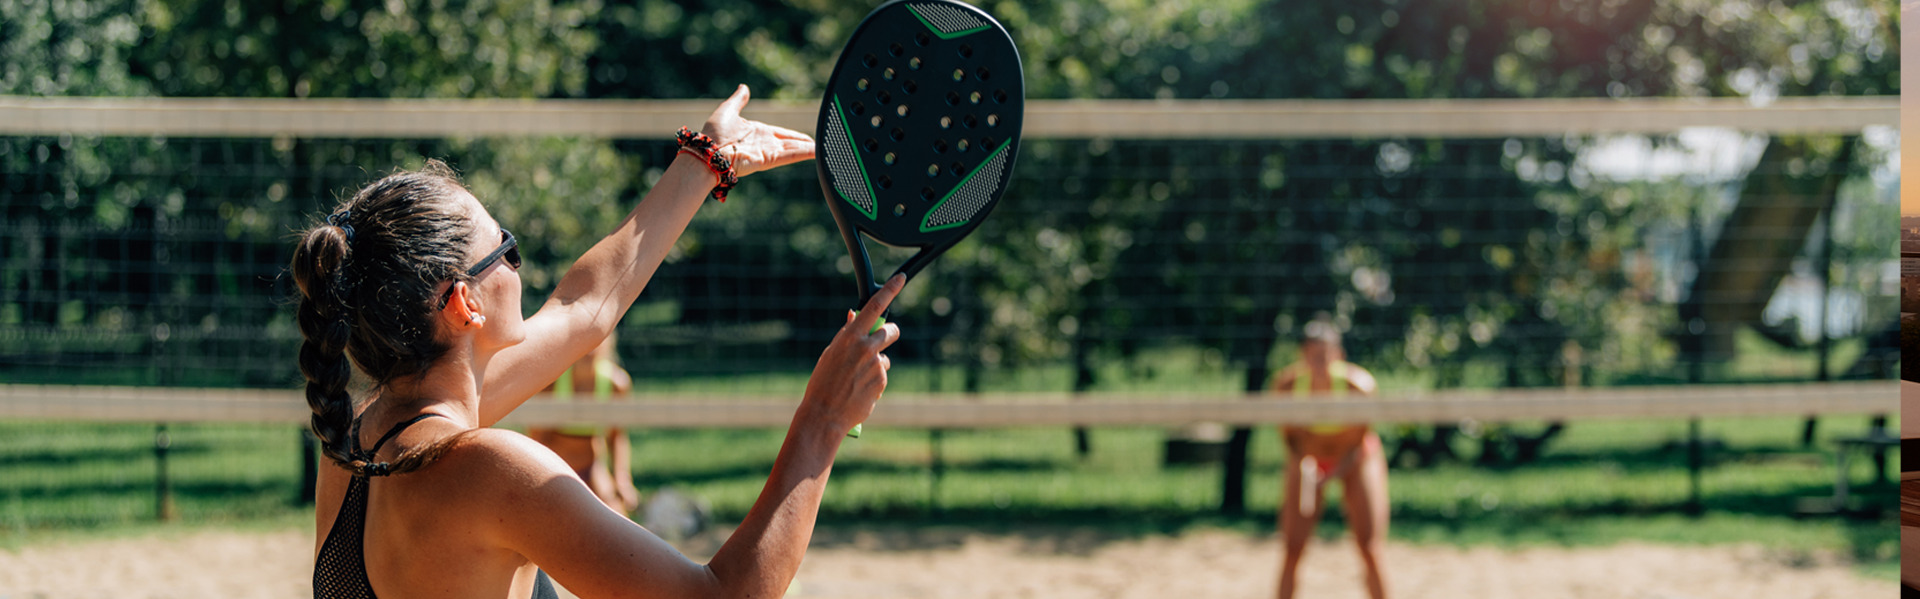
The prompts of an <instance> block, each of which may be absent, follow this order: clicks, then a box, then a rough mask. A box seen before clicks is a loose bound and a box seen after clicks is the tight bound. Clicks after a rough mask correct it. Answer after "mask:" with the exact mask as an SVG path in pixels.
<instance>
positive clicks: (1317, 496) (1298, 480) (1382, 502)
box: [1273, 318, 1387, 599]
mask: <svg viewBox="0 0 1920 599" xmlns="http://www.w3.org/2000/svg"><path fill="white" fill-rule="evenodd" d="M1304 333H1305V334H1304V335H1303V336H1302V338H1301V340H1300V361H1299V362H1298V363H1295V364H1293V365H1290V366H1288V367H1286V368H1284V369H1281V371H1280V373H1279V374H1278V375H1276V376H1275V377H1274V380H1273V390H1274V392H1275V393H1276V394H1279V395H1290V396H1293V397H1295V398H1298V399H1331V398H1338V397H1341V396H1345V395H1347V394H1359V395H1371V394H1372V393H1373V391H1374V381H1373V374H1372V373H1369V372H1367V370H1366V369H1365V368H1361V367H1359V366H1357V365H1355V364H1352V363H1349V362H1347V361H1346V350H1344V349H1343V348H1341V346H1340V329H1339V328H1338V327H1336V326H1335V325H1334V324H1333V323H1332V322H1331V321H1330V320H1329V319H1326V318H1316V319H1314V320H1313V321H1312V322H1309V323H1307V326H1306V330H1305V331H1304ZM1280 439H1281V441H1282V443H1283V444H1284V445H1285V446H1286V448H1287V458H1286V472H1285V480H1286V483H1285V489H1284V490H1283V491H1282V496H1281V500H1280V535H1281V539H1282V543H1283V544H1282V553H1281V556H1280V559H1281V563H1280V598H1281V599H1292V597H1293V591H1294V585H1295V583H1296V582H1297V581H1298V580H1299V578H1298V577H1297V576H1296V573H1297V572H1296V571H1297V570H1298V568H1299V566H1300V557H1301V556H1302V554H1304V553H1305V552H1306V550H1307V541H1308V540H1310V539H1312V538H1313V528H1314V526H1315V525H1317V524H1319V523H1320V516H1321V515H1322V514H1324V513H1326V506H1325V502H1324V501H1323V499H1324V497H1325V494H1326V486H1327V483H1329V482H1332V481H1335V480H1338V481H1340V484H1341V487H1342V495H1344V496H1345V504H1346V505H1345V508H1346V514H1347V523H1348V525H1349V526H1351V527H1352V528H1353V539H1354V542H1355V544H1356V545H1358V546H1359V549H1360V563H1361V566H1362V567H1363V568H1365V577H1366V584H1367V595H1368V596H1370V597H1372V598H1373V599H1381V598H1383V597H1385V596H1386V594H1387V592H1386V580H1385V576H1384V575H1383V574H1382V570H1383V569H1382V567H1381V565H1380V549H1381V546H1383V545H1384V544H1385V542H1386V537H1387V460H1386V455H1385V452H1383V451H1382V450H1381V445H1380V436H1379V435H1376V434H1374V432H1373V429H1372V428H1370V427H1368V426H1367V425H1365V424H1334V423H1325V424H1313V425H1307V426H1300V425H1292V424H1289V425H1282V426H1281V427H1280Z"/></svg>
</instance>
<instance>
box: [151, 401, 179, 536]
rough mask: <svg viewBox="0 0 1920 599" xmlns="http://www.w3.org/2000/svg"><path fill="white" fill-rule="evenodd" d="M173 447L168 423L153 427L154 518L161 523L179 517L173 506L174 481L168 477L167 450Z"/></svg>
mask: <svg viewBox="0 0 1920 599" xmlns="http://www.w3.org/2000/svg"><path fill="white" fill-rule="evenodd" d="M172 446H173V438H172V436H171V435H169V434H168V433H167V423H165V422H160V423H155V424H154V426H153V464H154V477H153V497H154V503H153V505H154V509H153V512H154V513H153V517H154V519H155V520H159V521H161V522H169V521H172V520H173V519H174V517H175V516H176V515H178V513H177V510H175V509H174V505H173V481H172V480H170V479H169V477H168V475H167V450H168V449H169V448H171V447H172Z"/></svg>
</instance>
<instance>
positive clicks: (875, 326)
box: [853, 310, 887, 335]
mask: <svg viewBox="0 0 1920 599" xmlns="http://www.w3.org/2000/svg"><path fill="white" fill-rule="evenodd" d="M853 317H854V318H859V317H860V311H859V310H854V311H853ZM884 326H887V315H885V314H881V315H880V319H879V320H875V321H873V328H872V329H870V330H868V331H867V334H868V335H872V334H874V333H878V332H880V327H884Z"/></svg>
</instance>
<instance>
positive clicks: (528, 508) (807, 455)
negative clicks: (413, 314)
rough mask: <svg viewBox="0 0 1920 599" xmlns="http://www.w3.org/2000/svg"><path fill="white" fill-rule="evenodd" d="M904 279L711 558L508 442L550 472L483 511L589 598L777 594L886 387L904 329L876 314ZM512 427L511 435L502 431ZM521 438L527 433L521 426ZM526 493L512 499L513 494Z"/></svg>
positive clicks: (863, 323) (832, 368) (839, 355)
mask: <svg viewBox="0 0 1920 599" xmlns="http://www.w3.org/2000/svg"><path fill="white" fill-rule="evenodd" d="M904 285H905V279H904V278H903V277H897V276H896V277H894V278H893V279H891V280H889V281H888V282H887V284H886V286H884V287H882V288H881V290H880V292H879V293H876V294H874V296H873V299H872V300H870V301H869V302H868V303H867V305H866V306H865V307H863V308H862V309H861V311H860V316H859V317H858V318H851V317H850V318H848V321H847V324H846V326H844V327H842V328H841V329H840V331H839V333H838V334H837V335H835V337H834V339H833V343H832V344H831V345H829V346H828V347H827V350H826V351H825V352H823V353H822V354H821V355H820V362H819V364H818V365H816V366H815V367H814V373H813V377H812V378H811V379H809V380H808V381H807V392H806V396H805V398H804V399H802V401H801V403H800V407H799V409H798V410H796V411H795V413H794V416H793V422H792V425H791V426H789V427H788V429H787V439H786V442H785V443H784V444H783V445H782V446H781V448H780V455H779V457H777V458H775V459H774V463H773V474H772V476H770V477H768V479H767V484H766V486H765V487H763V488H762V489H761V491H760V498H759V500H757V501H755V502H754V504H753V508H752V509H750V510H749V511H748V512H747V517H746V519H745V520H744V521H742V522H741V523H740V527H739V528H736V529H734V532H733V536H731V537H729V538H728V539H727V542H726V544H725V545H722V546H721V548H720V551H719V552H718V553H716V554H714V557H713V560H712V561H711V562H709V563H708V564H706V565H704V566H702V565H699V564H695V563H693V562H691V561H689V560H687V559H686V558H685V557H684V556H681V555H680V554H679V553H678V552H676V551H674V550H673V548H672V547H670V546H668V545H666V544H665V543H663V542H661V541H660V539H659V538H657V537H655V536H653V534H652V533H649V532H646V531H645V530H642V529H640V528H639V527H638V526H635V525H634V524H633V523H632V522H631V521H628V520H626V519H625V518H622V517H620V515H619V514H615V513H614V512H613V511H612V510H608V509H605V508H604V507H601V506H600V505H599V501H598V500H597V499H595V498H594V497H593V494H592V493H591V492H588V491H587V490H586V489H585V488H584V487H583V486H581V485H580V484H578V483H577V482H573V481H570V480H567V476H568V475H567V474H566V471H565V467H566V465H565V464H564V463H560V462H559V461H558V458H557V457H554V456H553V455H552V454H551V452H546V453H545V454H544V455H532V454H541V453H542V452H539V451H535V448H534V447H532V446H531V445H530V444H531V442H530V441H529V442H525V443H527V444H528V446H527V447H525V448H524V449H519V450H516V449H514V448H511V447H508V448H506V449H505V450H503V451H500V452H499V454H500V455H498V456H497V458H498V459H500V460H506V461H518V462H521V463H531V462H533V461H535V460H536V459H545V460H546V463H544V465H538V467H537V468H528V470H533V471H537V472H539V473H543V474H541V475H539V476H531V477H520V478H519V480H518V481H517V482H515V483H514V484H513V486H514V489H511V490H509V491H508V492H506V493H503V494H502V495H505V496H507V497H509V499H505V500H501V501H503V502H504V503H501V504H497V505H493V506H490V507H489V509H493V510H502V509H510V510H513V511H514V512H513V513H514V514H515V515H516V517H513V518H500V519H484V518H483V519H482V520H483V521H491V522H493V523H494V524H493V525H494V526H496V527H498V528H499V530H498V534H499V538H500V541H501V544H502V545H504V546H505V547H506V548H508V549H511V550H513V551H516V552H519V553H520V554H521V555H523V556H526V557H527V559H529V560H532V561H533V562H534V563H535V564H538V565H539V566H540V567H541V568H543V569H545V570H546V571H547V573H548V574H551V575H552V576H553V577H554V580H555V581H557V582H559V583H560V584H561V586H564V587H566V588H567V589H568V590H570V591H573V592H574V593H576V594H578V595H580V596H581V597H595V598H598V597H779V596H781V595H783V594H785V592H786V590H787V585H788V584H789V583H790V582H792V580H793V576H794V574H795V573H796V572H798V571H799V569H800V558H801V557H802V556H803V555H804V554H805V553H806V549H807V543H808V542H809V541H811V540H812V538H813V525H814V520H815V518H816V516H817V515H818V513H819V510H820V499H821V497H822V496H824V495H825V493H826V485H827V476H828V474H829V473H830V472H832V470H833V458H834V455H835V454H836V453H837V452H838V451H839V449H840V442H841V441H842V440H843V439H845V438H846V434H847V431H848V430H850V429H852V428H853V425H855V424H858V423H860V422H861V421H862V420H865V419H866V417H867V415H868V414H869V413H871V412H872V410H873V404H874V402H875V401H877V400H878V399H879V398H880V393H881V391H883V390H885V389H886V384H887V375H886V371H887V368H888V366H889V363H888V360H887V357H886V355H884V354H882V353H880V352H881V351H883V350H885V349H886V348H887V346H889V345H892V344H893V342H894V341H895V340H898V339H899V338H900V329H899V328H897V327H896V326H895V325H893V324H887V325H885V326H883V327H881V328H880V330H879V331H878V332H874V333H872V334H868V333H867V331H870V330H873V325H874V323H875V322H876V321H877V320H878V319H879V317H880V315H881V314H883V313H885V312H886V307H887V304H888V303H889V302H891V301H892V300H893V297H894V296H895V295H897V294H899V292H900V288H901V287H902V286H904ZM499 434H500V435H503V436H504V435H511V434H510V433H504V432H501V433H499ZM513 439H516V440H515V441H513V442H515V443H518V442H522V441H524V438H522V437H517V436H514V437H513ZM516 496H517V497H518V499H514V497H516Z"/></svg>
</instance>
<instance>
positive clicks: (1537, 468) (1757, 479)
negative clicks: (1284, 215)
mask: <svg viewBox="0 0 1920 599" xmlns="http://www.w3.org/2000/svg"><path fill="white" fill-rule="evenodd" d="M1538 426H1539V425H1537V424H1534V425H1526V424H1522V425H1520V426H1519V428H1521V429H1523V430H1533V429H1536V428H1537V427H1538ZM1799 426H1800V421H1799V419H1797V418H1773V419H1722V420H1709V421H1706V423H1705V426H1704V430H1705V433H1706V436H1707V438H1709V439H1710V440H1711V441H1713V442H1715V443H1716V445H1715V446H1714V447H1713V448H1711V449H1710V451H1709V452H1708V460H1709V467H1708V469H1707V470H1706V473H1705V476H1704V478H1703V481H1702V484H1703V487H1704V491H1705V504H1706V505H1705V507H1706V511H1705V513H1704V514H1703V515H1700V516H1697V517H1696V516H1689V515H1687V514H1686V513H1685V512H1684V509H1683V508H1684V505H1685V502H1686V500H1687V489H1688V475H1687V471H1686V468H1685V463H1686V462H1685V460H1686V454H1685V451H1684V448H1683V445H1682V444H1681V442H1682V441H1684V439H1685V438H1686V437H1685V436H1686V424H1685V422H1684V421H1673V420H1655V421H1641V420H1626V421H1583V422H1575V423H1573V424H1571V425H1570V427H1569V429H1568V431H1567V433H1566V434H1564V435H1563V436H1562V437H1560V438H1559V439H1557V440H1555V442H1554V443H1553V444H1552V445H1550V446H1549V448H1548V451H1547V453H1546V454H1545V455H1544V456H1543V457H1542V458H1541V459H1540V460H1539V461H1537V462H1534V463H1532V464H1528V465H1524V466H1519V467H1478V466H1472V465H1468V464H1450V465H1443V466H1438V467H1434V468H1430V469H1419V470H1415V469H1395V470H1394V471H1393V472H1392V474H1391V476H1392V478H1391V496H1392V501H1393V525H1392V530H1391V534H1392V536H1393V538H1395V539H1398V540H1402V541H1408V542H1414V543H1427V544H1446V545H1492V546H1500V547H1512V546H1528V545H1543V544H1545V545H1573V546H1580V545H1605V544H1610V543H1615V542H1620V541H1627V540H1638V541H1647V542H1657V543H1678V544H1725V543H1757V544H1761V545H1765V546H1768V547H1772V548H1776V549H1780V550H1783V551H1799V552H1814V551H1830V552H1838V553H1841V554H1843V555H1848V556H1851V557H1852V558H1853V559H1854V560H1855V561H1856V563H1858V564H1860V567H1861V569H1862V571H1863V572H1866V573H1868V574H1870V575H1874V576H1880V577H1884V578H1887V579H1892V578H1893V577H1894V575H1895V573H1897V571H1898V569H1897V568H1898V566H1897V565H1896V563H1897V557H1898V549H1897V547H1898V541H1899V533H1898V528H1897V527H1895V526H1894V524H1893V516H1892V514H1893V513H1894V512H1893V510H1892V506H1893V505H1895V502H1894V497H1895V496H1896V493H1897V489H1896V488H1895V486H1894V485H1891V484H1887V485H1877V486H1876V485H1869V484H1868V483H1867V481H1869V480H1871V479H1872V478H1873V473H1872V471H1871V465H1870V460H1865V459H1861V460H1855V462H1854V464H1855V465H1854V467H1853V469H1852V470H1853V471H1852V473H1851V475H1852V477H1853V478H1852V480H1853V481H1854V482H1855V485H1856V491H1858V492H1860V493H1861V495H1862V496H1863V500H1864V501H1865V502H1867V504H1869V505H1880V506H1886V508H1887V510H1886V513H1885V515H1884V516H1882V517H1879V518H1872V519H1845V518H1839V517H1800V516H1797V515H1796V514H1795V507H1796V504H1797V502H1798V500H1800V499H1801V498H1806V497H1818V496H1823V495H1826V494H1829V493H1831V491H1832V484H1833V471H1832V468H1833V467H1832V456H1831V454H1830V450H1828V449H1827V448H1829V447H1831V444H1830V443H1828V442H1827V440H1828V439H1831V438H1833V437H1837V436H1842V435H1851V434H1856V433H1858V432H1860V431H1862V430H1863V429H1864V427H1865V419H1864V418H1863V417H1858V416H1848V417H1832V418H1826V419H1824V420H1822V422H1821V429H1820V432H1821V436H1822V440H1821V442H1819V443H1817V444H1816V445H1815V446H1814V448H1813V449H1805V448H1802V447H1801V446H1800V444H1799ZM1893 426H1898V423H1897V422H1896V423H1893ZM169 432H170V436H171V438H172V446H171V449H170V451H169V455H168V464H169V468H170V473H171V479H172V484H173V493H174V497H175V501H176V504H177V508H178V513H179V519H178V521H177V522H175V523H172V524H165V525H161V524H155V523H153V514H154V510H155V507H154V506H155V499H154V470H155V468H154V465H155V460H154V455H153V439H154V435H153V433H154V429H153V427H152V426H151V425H120V424H73V423H55V424H49V423H37V422H4V423H0V548H3V547H18V546H21V545H27V544H33V543H38V542H43V541H46V540H51V539H66V538H73V537H76V536H79V537H97V536H121V535H147V534H165V533H167V532H168V531H178V530H182V529H193V528H204V527H220V528H232V527H242V528H279V529H284V528H292V527H299V526H306V523H307V522H310V521H311V520H310V518H311V508H308V507H304V506H300V505H298V504H297V503H296V502H295V501H294V496H295V494H296V492H297V489H298V485H297V481H296V480H295V479H296V476H297V474H298V463H297V459H298V456H299V450H298V446H297V444H296V441H297V439H298V437H297V435H298V432H297V429H295V428H294V427H291V426H265V425H229V424H196V425H173V426H171V427H170V429H169ZM1392 435H1393V433H1392V432H1391V431H1389V432H1388V433H1387V437H1388V443H1389V444H1391V443H1392ZM781 437H782V433H781V432H780V431H772V430H712V429H708V430H682V431H647V432H643V433H638V434H636V435H635V440H634V442H635V447H634V450H635V451H634V455H635V464H634V466H635V473H636V477H637V479H638V482H639V483H640V486H641V488H642V490H643V491H644V490H649V489H654V488H659V487H662V486H676V487H680V488H682V489H685V490H688V491H691V492H692V493H694V494H696V495H699V496H701V497H704V498H706V499H707V500H708V501H710V502H711V503H712V505H713V507H714V510H715V512H716V515H717V517H718V519H719V520H721V521H729V520H734V519H737V518H739V517H740V516H741V515H742V514H744V513H745V511H746V510H747V508H748V507H749V506H750V505H751V504H752V502H753V500H754V498H755V497H756V496H757V494H758V493H759V491H760V487H761V485H762V484H763V483H764V481H765V480H766V475H767V472H768V470H769V469H770V468H771V467H772V463H773V457H774V454H775V452H776V451H777V450H778V449H779V445H780V442H781ZM1164 438H1165V433H1164V431H1161V430H1159V429H1138V428H1135V429H1097V430H1094V431H1093V432H1092V445H1093V451H1092V453H1091V455H1089V456H1088V457H1086V458H1084V459H1082V458H1080V457H1078V456H1077V455H1076V454H1075V453H1074V449H1073V437H1072V434H1071V433H1070V432H1069V431H1067V430H1063V429H1003V430H953V431H946V432H944V433H942V440H941V443H940V451H941V463H942V466H943V471H942V474H941V476H940V477H939V479H938V481H937V484H936V481H935V479H934V476H933V475H932V473H931V468H930V466H931V464H932V443H931V436H930V433H929V432H928V431H926V430H918V429H888V428H885V427H879V428H875V429H873V430H870V431H868V432H867V435H866V436H865V437H864V438H861V439H858V440H850V441H849V442H848V443H847V444H846V445H845V447H844V449H843V451H842V454H841V457H840V459H839V461H838V462H837V465H836V467H835V470H834V475H833V482H832V484H831V486H830V487H829V490H828V493H827V497H826V501H825V504H824V505H823V506H822V509H821V512H822V513H821V518H820V523H821V525H822V526H826V527H925V526H945V527H953V526H959V527H967V528H970V529H976V530H981V531H984V532H999V533H1007V534H1034V533H1035V531H1050V530H1069V529H1074V530H1097V531H1099V532H1100V533H1101V534H1102V535H1103V537H1106V538H1128V537H1134V536H1144V535H1156V534H1173V533H1178V532H1180V531H1183V530H1187V529H1190V528H1194V527H1212V528H1227V529H1233V530H1240V531H1244V532H1246V533H1248V534H1271V533H1272V530H1273V516H1272V514H1273V509H1274V505H1275V503H1276V501H1277V499H1278V490H1279V479H1278V476H1277V475H1278V470H1279V465H1280V459H1281V455H1280V451H1279V447H1278V442H1277V438H1276V435H1275V434H1274V433H1273V431H1272V430H1270V429H1267V428H1262V429H1258V430H1257V432H1256V434H1255V436H1254V443H1253V446H1252V455H1251V466H1250V470H1249V480H1248V495H1247V501H1248V510H1247V514H1244V515H1238V516H1225V515H1220V514H1219V513H1218V512H1217V510H1216V506H1217V505H1218V501H1219V487H1220V469H1219V467H1218V466H1216V465H1206V466H1174V467H1166V466H1163V465H1162V464H1161V462H1160V457H1161V454H1160V452H1161V442H1162V441H1163V439H1164ZM1456 447H1457V448H1458V449H1460V450H1461V451H1462V453H1463V454H1465V455H1468V456H1471V455H1473V454H1474V453H1475V451H1476V449H1477V447H1478V444H1477V443H1472V442H1470V441H1466V440H1463V441H1462V442H1459V443H1457V444H1456ZM1894 469H1896V470H1897V465H1895V466H1894ZM1335 493H1336V494H1337V491H1335ZM1329 500H1330V501H1337V499H1335V498H1334V497H1329ZM1320 534H1322V535H1325V536H1329V537H1332V536H1338V535H1341V534H1344V528H1343V522H1342V519H1341V517H1340V516H1339V515H1338V513H1337V512H1335V513H1330V514H1329V517H1328V519H1327V521H1326V522H1325V523H1323V525H1322V527H1321V529H1320Z"/></svg>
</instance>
